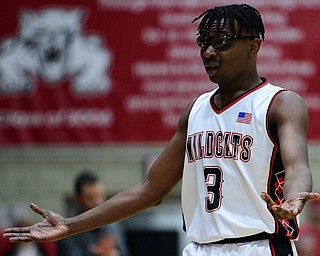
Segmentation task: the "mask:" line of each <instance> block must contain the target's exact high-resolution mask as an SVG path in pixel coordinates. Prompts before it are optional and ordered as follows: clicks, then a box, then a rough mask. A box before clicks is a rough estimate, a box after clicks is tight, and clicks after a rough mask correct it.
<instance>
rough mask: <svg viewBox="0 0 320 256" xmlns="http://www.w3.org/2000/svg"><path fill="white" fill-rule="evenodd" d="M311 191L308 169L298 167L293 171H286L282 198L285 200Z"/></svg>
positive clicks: (310, 176)
mask: <svg viewBox="0 0 320 256" xmlns="http://www.w3.org/2000/svg"><path fill="white" fill-rule="evenodd" d="M311 191H312V175H311V172H310V170H309V168H308V167H300V168H297V170H295V171H294V170H292V171H286V176H285V183H284V197H285V198H286V199H288V198H290V197H291V196H292V195H294V194H297V193H300V192H311Z"/></svg>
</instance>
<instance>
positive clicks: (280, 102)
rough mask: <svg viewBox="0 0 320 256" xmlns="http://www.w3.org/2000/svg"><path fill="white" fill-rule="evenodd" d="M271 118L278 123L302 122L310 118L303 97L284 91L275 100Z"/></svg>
mask: <svg viewBox="0 0 320 256" xmlns="http://www.w3.org/2000/svg"><path fill="white" fill-rule="evenodd" d="M270 118H271V119H272V120H273V121H275V122H276V123H278V122H279V121H281V120H301V121H306V119H307V118H308V110H307V106H306V104H305V102H304V100H303V99H302V97H301V96H300V95H299V94H297V93H295V92H292V91H282V92H280V93H279V94H278V95H277V96H276V97H275V99H274V102H273V103H272V106H271V109H270Z"/></svg>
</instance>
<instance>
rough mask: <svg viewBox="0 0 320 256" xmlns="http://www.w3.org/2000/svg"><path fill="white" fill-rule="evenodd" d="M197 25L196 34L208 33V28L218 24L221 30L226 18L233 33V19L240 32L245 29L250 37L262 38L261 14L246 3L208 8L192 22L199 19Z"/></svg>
mask: <svg viewBox="0 0 320 256" xmlns="http://www.w3.org/2000/svg"><path fill="white" fill-rule="evenodd" d="M201 18H202V20H201V22H200V24H199V27H198V34H200V33H201V34H204V35H205V36H207V35H208V34H209V31H210V28H211V27H212V26H213V25H216V24H218V26H217V30H218V32H221V30H222V29H223V28H224V26H225V24H226V22H227V20H228V21H229V25H230V29H231V30H232V32H233V33H234V34H235V21H237V22H238V24H239V27H240V32H241V31H245V32H246V33H249V34H250V35H251V36H252V37H259V38H260V39H262V40H264V33H265V30H264V26H263V22H262V18H261V14H260V13H259V12H258V11H257V10H256V9H255V8H253V7H252V6H250V5H247V4H232V5H225V6H218V7H215V8H213V9H209V10H207V11H205V12H204V13H202V14H201V15H200V16H199V17H197V18H195V19H194V20H193V21H192V23H193V22H195V21H197V20H199V19H201Z"/></svg>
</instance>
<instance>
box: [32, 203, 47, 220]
mask: <svg viewBox="0 0 320 256" xmlns="http://www.w3.org/2000/svg"><path fill="white" fill-rule="evenodd" d="M30 208H31V209H32V211H34V212H35V213H37V214H39V215H41V216H42V217H43V218H44V219H45V218H46V217H48V213H47V211H46V210H45V209H42V208H40V207H39V206H37V205H36V204H34V203H31V204H30Z"/></svg>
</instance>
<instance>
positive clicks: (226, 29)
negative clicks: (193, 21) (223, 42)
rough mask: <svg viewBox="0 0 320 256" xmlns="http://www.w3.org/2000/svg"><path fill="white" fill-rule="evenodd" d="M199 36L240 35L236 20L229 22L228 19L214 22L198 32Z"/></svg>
mask: <svg viewBox="0 0 320 256" xmlns="http://www.w3.org/2000/svg"><path fill="white" fill-rule="evenodd" d="M200 34H202V35H207V36H214V35H219V34H227V35H238V34H240V26H239V24H238V22H237V21H236V20H232V21H231V22H230V20H229V19H227V20H225V19H221V20H214V21H212V22H211V23H210V24H208V25H207V26H206V27H205V28H204V29H203V30H202V31H200Z"/></svg>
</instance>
